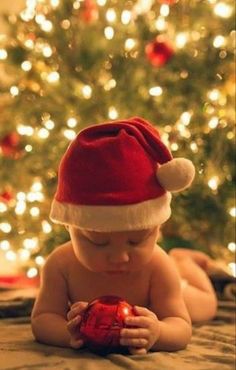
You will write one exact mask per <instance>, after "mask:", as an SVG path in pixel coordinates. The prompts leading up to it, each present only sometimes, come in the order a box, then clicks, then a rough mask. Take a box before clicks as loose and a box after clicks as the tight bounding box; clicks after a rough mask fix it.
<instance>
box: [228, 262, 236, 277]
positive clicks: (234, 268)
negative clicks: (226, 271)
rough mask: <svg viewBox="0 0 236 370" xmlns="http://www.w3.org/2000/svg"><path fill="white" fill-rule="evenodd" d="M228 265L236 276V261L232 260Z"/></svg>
mask: <svg viewBox="0 0 236 370" xmlns="http://www.w3.org/2000/svg"><path fill="white" fill-rule="evenodd" d="M228 266H229V268H230V272H231V274H232V275H233V277H236V263H235V262H230V263H229V264H228Z"/></svg>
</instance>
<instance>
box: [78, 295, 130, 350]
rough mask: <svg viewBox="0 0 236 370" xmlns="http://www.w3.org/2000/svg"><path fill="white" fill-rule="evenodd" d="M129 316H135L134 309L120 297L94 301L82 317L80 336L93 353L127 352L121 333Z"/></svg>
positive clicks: (101, 298) (100, 298)
mask: <svg viewBox="0 0 236 370" xmlns="http://www.w3.org/2000/svg"><path fill="white" fill-rule="evenodd" d="M127 316H135V312H134V307H133V306H131V305H130V304H129V303H127V302H126V301H125V300H123V299H122V298H120V297H116V296H103V297H99V298H97V299H95V300H94V301H92V302H91V303H90V304H89V305H88V307H87V308H86V310H85V311H84V313H83V315H82V321H81V324H80V334H81V336H82V338H83V340H84V343H85V345H86V346H87V347H88V348H89V349H90V350H91V351H93V352H97V353H100V354H108V353H111V352H120V353H121V352H125V351H127V349H126V348H125V347H124V346H121V345H120V331H121V329H122V328H125V327H126V324H125V322H124V320H125V318H126V317H127Z"/></svg>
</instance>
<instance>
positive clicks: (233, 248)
mask: <svg viewBox="0 0 236 370" xmlns="http://www.w3.org/2000/svg"><path fill="white" fill-rule="evenodd" d="M228 249H229V250H230V252H233V253H234V252H236V244H235V243H234V242H230V243H229V244H228Z"/></svg>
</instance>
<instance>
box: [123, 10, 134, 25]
mask: <svg viewBox="0 0 236 370" xmlns="http://www.w3.org/2000/svg"><path fill="white" fill-rule="evenodd" d="M131 17H132V14H131V12H130V11H129V10H123V12H122V13H121V22H122V23H123V24H129V22H130V21H131Z"/></svg>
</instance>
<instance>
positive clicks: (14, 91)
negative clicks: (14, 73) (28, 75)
mask: <svg viewBox="0 0 236 370" xmlns="http://www.w3.org/2000/svg"><path fill="white" fill-rule="evenodd" d="M10 94H11V95H12V96H17V95H19V89H18V87H17V86H11V88H10Z"/></svg>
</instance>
